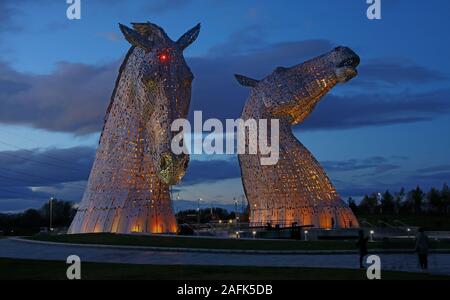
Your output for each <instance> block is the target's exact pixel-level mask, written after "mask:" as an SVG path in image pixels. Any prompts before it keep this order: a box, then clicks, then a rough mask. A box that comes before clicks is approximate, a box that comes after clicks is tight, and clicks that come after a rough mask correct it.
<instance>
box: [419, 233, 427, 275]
mask: <svg viewBox="0 0 450 300" xmlns="http://www.w3.org/2000/svg"><path fill="white" fill-rule="evenodd" d="M428 248H429V242H428V237H427V235H426V234H425V231H424V230H423V228H420V229H419V233H418V234H417V236H416V252H417V255H418V256H419V263H420V268H421V269H422V270H427V269H428Z"/></svg>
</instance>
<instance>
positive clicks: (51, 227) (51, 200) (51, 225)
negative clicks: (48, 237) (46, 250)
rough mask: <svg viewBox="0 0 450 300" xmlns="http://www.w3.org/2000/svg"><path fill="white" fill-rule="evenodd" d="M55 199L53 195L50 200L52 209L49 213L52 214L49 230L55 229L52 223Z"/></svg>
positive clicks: (50, 208)
mask: <svg viewBox="0 0 450 300" xmlns="http://www.w3.org/2000/svg"><path fill="white" fill-rule="evenodd" d="M53 200H54V198H53V197H51V198H50V200H49V210H50V213H49V215H50V222H49V223H50V224H49V228H48V229H49V231H53V224H52V222H53Z"/></svg>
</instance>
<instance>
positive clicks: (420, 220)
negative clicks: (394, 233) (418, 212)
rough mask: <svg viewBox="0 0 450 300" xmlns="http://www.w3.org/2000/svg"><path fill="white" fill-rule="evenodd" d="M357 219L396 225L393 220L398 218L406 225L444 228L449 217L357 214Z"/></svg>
mask: <svg viewBox="0 0 450 300" xmlns="http://www.w3.org/2000/svg"><path fill="white" fill-rule="evenodd" d="M358 219H360V220H362V219H364V220H366V221H367V222H369V223H371V224H373V225H375V226H377V225H380V224H378V221H384V222H387V223H389V224H391V225H398V224H396V223H395V220H399V221H401V222H402V223H404V224H407V225H408V226H417V227H425V228H436V229H438V228H439V229H445V230H449V229H450V218H449V217H446V216H402V215H381V216H379V215H376V216H374V215H358Z"/></svg>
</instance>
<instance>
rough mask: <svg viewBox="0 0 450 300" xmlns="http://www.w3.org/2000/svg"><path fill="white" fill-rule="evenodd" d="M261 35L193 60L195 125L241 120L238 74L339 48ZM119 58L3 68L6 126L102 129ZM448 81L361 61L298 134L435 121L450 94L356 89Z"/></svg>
mask: <svg viewBox="0 0 450 300" xmlns="http://www.w3.org/2000/svg"><path fill="white" fill-rule="evenodd" d="M261 32H263V29H261V28H260V27H258V26H253V27H247V28H244V29H242V30H241V31H239V32H236V33H233V34H232V35H231V36H230V39H229V40H227V41H226V42H224V43H222V44H221V45H218V46H216V47H215V49H214V50H213V51H211V52H210V53H209V54H207V55H205V56H202V57H191V58H187V62H188V65H189V66H190V67H191V69H192V71H193V73H194V74H195V77H196V79H195V80H194V85H193V93H192V101H191V109H190V112H191V114H190V118H191V119H192V112H193V111H194V110H202V111H203V116H204V118H219V119H226V118H233V119H236V118H238V117H239V116H240V115H241V111H242V107H243V106H244V103H245V101H246V98H247V97H248V96H249V93H250V90H249V89H248V88H243V87H241V86H240V85H239V84H238V83H236V82H235V79H234V76H233V75H234V74H235V73H240V74H244V75H248V76H250V77H254V78H257V79H260V78H263V77H265V76H267V75H268V74H270V73H271V72H272V71H273V70H274V69H275V68H276V67H277V66H292V65H296V64H299V63H301V62H303V61H305V60H307V59H310V58H312V57H315V56H317V55H319V54H322V53H324V52H326V51H329V50H330V49H332V48H333V47H334V44H333V43H332V42H330V41H328V40H304V41H293V42H281V43H267V42H265V41H264V40H263V39H261V38H260V36H261ZM108 36H109V35H108ZM107 38H108V37H107ZM110 38H111V39H115V38H116V37H115V35H114V36H110ZM121 60H122V59H119V60H117V61H114V62H111V63H109V64H103V65H86V64H79V63H68V62H60V63H59V64H57V65H56V68H55V71H54V72H53V73H51V74H48V75H35V74H27V73H21V72H18V71H15V70H14V69H12V68H11V67H9V65H8V64H6V63H4V62H3V63H2V62H0V104H1V105H2V110H1V111H0V122H1V123H6V124H22V125H30V126H33V127H35V128H41V129H46V130H49V131H59V132H70V133H75V134H89V133H93V132H98V131H100V130H101V127H102V124H103V117H104V115H105V110H106V107H107V105H108V103H109V98H110V95H111V93H112V90H113V88H114V83H115V79H116V76H117V73H118V68H119V65H120V63H121ZM446 78H447V77H446V76H445V75H444V74H441V73H439V72H436V71H434V70H431V69H429V68H425V67H422V66H420V65H417V64H414V63H412V62H410V61H406V60H401V59H398V60H395V61H394V60H392V59H391V60H389V59H387V60H382V59H378V60H370V61H368V62H366V63H364V61H363V65H362V66H361V72H360V76H359V77H358V78H356V79H354V81H352V82H350V83H349V84H348V87H349V88H353V87H355V89H354V90H352V91H351V93H347V94H345V95H341V94H339V95H336V94H333V93H330V94H328V95H327V96H326V97H325V99H323V100H322V101H321V103H320V104H319V105H318V106H317V108H316V109H315V111H314V113H312V114H311V115H310V116H309V117H308V118H307V120H306V122H304V123H303V124H302V125H300V127H299V128H301V129H303V130H314V129H346V128H355V127H362V126H378V125H389V124H402V123H413V122H421V121H429V120H432V119H434V118H436V117H439V116H441V115H446V114H449V112H450V105H449V104H450V90H449V89H440V90H438V89H435V90H428V91H426V92H421V93H419V92H411V91H407V90H406V91H405V90H402V89H398V90H396V91H392V90H390V91H389V92H387V91H384V90H383V88H377V89H371V90H370V91H368V90H367V88H365V89H360V90H358V89H357V86H358V85H359V86H360V87H361V84H373V85H377V84H379V83H380V82H381V83H383V84H386V85H388V84H392V83H396V84H398V85H399V86H401V84H415V85H417V84H418V83H423V84H426V83H431V82H433V81H435V80H438V81H442V80H446Z"/></svg>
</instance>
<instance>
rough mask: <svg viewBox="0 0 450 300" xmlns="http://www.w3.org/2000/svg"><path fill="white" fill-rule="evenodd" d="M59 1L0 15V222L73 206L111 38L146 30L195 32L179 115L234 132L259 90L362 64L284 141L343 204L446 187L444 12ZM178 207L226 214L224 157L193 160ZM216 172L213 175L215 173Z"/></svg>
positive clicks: (104, 92)
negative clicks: (348, 58) (315, 65)
mask: <svg viewBox="0 0 450 300" xmlns="http://www.w3.org/2000/svg"><path fill="white" fill-rule="evenodd" d="M66 8H67V5H66V3H65V1H63V0H42V1H31V0H22V1H12V0H2V1H1V2H0V211H16V210H22V209H26V208H29V207H39V206H40V205H41V204H42V202H43V201H45V199H47V198H48V197H50V196H56V197H59V198H64V199H67V200H72V201H79V200H80V198H81V196H82V192H83V188H84V185H85V181H86V178H87V176H88V174H89V170H90V164H91V163H92V158H93V155H94V153H95V147H96V144H97V141H98V136H99V130H100V129H101V123H102V119H103V116H104V113H105V109H106V106H107V104H108V101H109V97H110V94H111V92H112V89H113V87H114V86H113V85H114V82H115V77H116V75H117V70H118V66H119V64H120V62H121V60H122V59H123V56H124V54H125V53H126V51H127V49H128V48H129V44H128V43H127V42H126V41H125V40H124V39H123V38H122V36H121V34H120V31H119V29H118V26H117V24H118V23H119V22H121V23H124V24H128V23H130V22H142V21H152V22H153V23H156V24H159V25H160V26H162V27H164V28H165V30H166V32H167V33H168V34H169V36H171V37H172V38H173V39H177V38H178V37H179V36H180V35H182V34H183V33H184V32H185V31H186V30H188V29H189V28H191V27H192V26H194V25H195V24H197V23H198V22H201V23H202V30H201V33H200V36H199V38H198V40H197V41H196V42H195V44H193V45H192V46H191V47H190V48H188V50H187V51H186V52H185V56H186V58H187V62H188V64H189V65H190V66H191V69H192V71H193V73H194V74H195V77H196V79H195V81H194V87H193V98H192V104H191V112H192V111H193V110H200V109H201V110H203V111H204V114H205V117H218V118H221V119H223V118H238V117H239V114H240V110H241V108H242V106H243V104H244V102H245V99H246V97H247V96H248V94H249V91H248V90H246V89H244V88H242V87H240V86H239V85H238V84H237V83H235V82H234V79H233V77H232V75H233V73H242V74H245V75H248V76H252V77H255V78H262V77H264V76H266V75H268V74H270V72H271V71H272V70H273V69H275V67H277V66H279V65H285V66H290V65H294V64H297V63H300V62H302V61H304V60H306V59H308V58H311V57H314V56H317V55H320V54H322V53H324V52H326V51H329V50H330V49H332V48H333V47H335V46H336V45H345V46H349V47H351V48H352V49H354V50H355V51H356V52H357V53H358V54H359V55H360V56H361V59H362V64H361V66H360V75H359V77H358V78H355V79H354V80H352V81H351V82H350V83H349V84H347V85H344V86H339V87H337V88H335V89H334V90H333V91H332V92H331V93H330V94H329V95H327V96H326V97H325V99H323V100H322V102H321V103H320V104H319V105H318V107H317V108H316V110H315V111H314V112H313V114H312V115H311V116H310V118H309V119H308V120H307V121H306V122H305V123H304V124H301V125H299V126H297V127H296V128H295V132H296V135H297V137H298V138H299V139H300V141H301V142H302V143H303V144H305V145H306V146H307V147H308V148H309V149H310V150H311V152H312V153H313V154H314V155H315V156H316V157H317V158H318V160H319V161H320V162H322V164H323V165H324V167H325V169H326V170H327V172H328V174H329V175H330V177H331V179H332V181H333V182H334V183H335V185H336V186H337V188H338V191H339V192H340V193H341V195H342V197H343V198H347V197H348V196H356V197H359V196H361V195H363V194H365V193H371V192H378V191H384V190H386V189H390V190H392V191H396V190H398V189H399V188H400V187H402V186H405V187H406V188H411V187H414V186H415V185H418V184H420V185H421V186H423V187H424V188H425V189H428V188H430V187H431V186H436V187H441V186H442V184H443V183H444V182H448V181H450V180H449V179H450V158H449V155H448V153H449V150H450V138H449V134H448V132H449V129H450V87H449V82H450V72H449V71H448V70H449V69H450V61H449V60H448V53H450V41H449V38H448V33H447V29H448V28H449V27H450V24H449V23H450V18H449V14H450V13H449V12H450V3H449V2H448V1H445V0H433V1H419V0H410V1H407V0H382V20H376V21H369V20H368V19H367V18H366V9H367V4H366V1H365V0H341V1H336V0H314V1H306V0H303V1H298V0H295V1H294V0H293V1H288V0H283V1H274V0H259V1H258V0H240V1H237V0H230V1H225V0H166V1H161V0H152V1H139V0H131V1H126V2H125V1H118V0H110V1H102V0H82V19H81V20H75V21H69V20H68V19H67V18H66ZM193 159H194V161H193V163H192V164H191V166H190V168H189V169H188V174H187V176H186V178H185V180H184V182H183V183H182V184H181V185H180V186H177V187H175V188H174V189H175V191H176V193H180V198H182V199H185V200H194V199H197V198H199V197H202V198H203V199H205V202H209V203H211V202H213V203H230V202H232V199H233V197H237V196H240V195H241V194H242V193H243V192H242V187H241V181H240V178H239V169H238V166H237V163H236V158H235V157H229V156H215V157H198V156H196V157H193ZM205 170H210V171H205ZM217 170H221V171H220V172H218V171H217Z"/></svg>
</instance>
